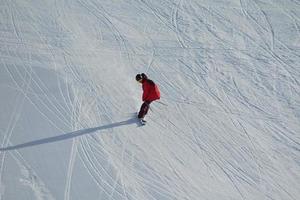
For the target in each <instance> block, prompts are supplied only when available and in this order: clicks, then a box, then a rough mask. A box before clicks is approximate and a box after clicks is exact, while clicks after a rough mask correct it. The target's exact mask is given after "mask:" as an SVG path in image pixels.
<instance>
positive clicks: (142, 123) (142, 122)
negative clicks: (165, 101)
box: [139, 119, 147, 126]
mask: <svg viewBox="0 0 300 200" xmlns="http://www.w3.org/2000/svg"><path fill="white" fill-rule="evenodd" d="M139 121H140V123H141V125H142V126H144V125H146V123H147V121H146V120H144V119H139Z"/></svg>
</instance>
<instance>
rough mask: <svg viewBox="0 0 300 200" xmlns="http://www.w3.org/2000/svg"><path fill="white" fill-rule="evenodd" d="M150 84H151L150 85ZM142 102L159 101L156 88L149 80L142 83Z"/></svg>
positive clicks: (158, 93)
mask: <svg viewBox="0 0 300 200" xmlns="http://www.w3.org/2000/svg"><path fill="white" fill-rule="evenodd" d="M151 82H152V83H151ZM142 84H143V101H150V102H151V101H155V100H157V99H160V91H159V89H158V86H157V85H156V84H154V82H153V81H151V80H144V81H143V83H142Z"/></svg>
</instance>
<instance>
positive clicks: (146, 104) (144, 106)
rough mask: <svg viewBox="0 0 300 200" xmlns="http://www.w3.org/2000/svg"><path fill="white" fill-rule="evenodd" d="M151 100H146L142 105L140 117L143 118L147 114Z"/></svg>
mask: <svg viewBox="0 0 300 200" xmlns="http://www.w3.org/2000/svg"><path fill="white" fill-rule="evenodd" d="M150 103H151V101H144V103H143V104H142V106H141V109H140V112H139V115H138V118H140V119H143V118H144V117H145V115H146V114H147V112H148V110H149V108H150Z"/></svg>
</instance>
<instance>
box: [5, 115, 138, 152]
mask: <svg viewBox="0 0 300 200" xmlns="http://www.w3.org/2000/svg"><path fill="white" fill-rule="evenodd" d="M134 123H136V124H137V125H138V126H139V125H140V123H139V121H138V120H137V118H132V119H128V120H125V121H121V122H116V123H112V124H108V125H104V126H98V127H94V128H86V129H81V130H78V131H74V132H70V133H66V134H63V135H58V136H53V137H48V138H44V139H40V140H34V141H31V142H26V143H23V144H18V145H14V146H8V147H3V148H0V151H9V150H16V149H21V148H25V147H32V146H37V145H42V144H48V143H54V142H58V141H63V140H68V139H71V138H75V137H79V136H82V135H86V134H90V133H93V132H96V131H100V130H105V129H110V128H115V127H119V126H124V125H129V124H134Z"/></svg>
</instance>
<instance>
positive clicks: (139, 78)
mask: <svg viewBox="0 0 300 200" xmlns="http://www.w3.org/2000/svg"><path fill="white" fill-rule="evenodd" d="M142 79H143V77H142V75H141V74H137V75H136V76H135V80H136V81H140V80H142Z"/></svg>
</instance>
